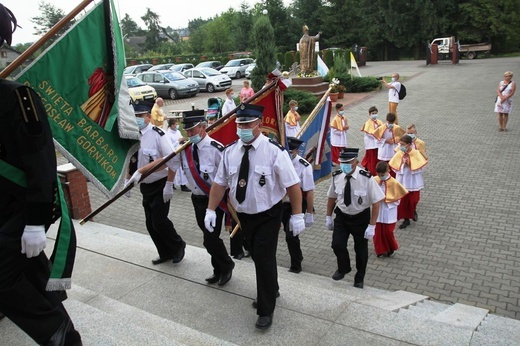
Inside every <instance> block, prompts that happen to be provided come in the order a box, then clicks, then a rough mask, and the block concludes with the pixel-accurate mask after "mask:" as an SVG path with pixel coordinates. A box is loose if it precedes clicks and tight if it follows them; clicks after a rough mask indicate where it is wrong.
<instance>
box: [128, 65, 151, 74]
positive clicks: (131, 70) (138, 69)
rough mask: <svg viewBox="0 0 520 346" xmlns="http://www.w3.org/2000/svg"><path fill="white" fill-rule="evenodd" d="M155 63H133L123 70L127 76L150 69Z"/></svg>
mask: <svg viewBox="0 0 520 346" xmlns="http://www.w3.org/2000/svg"><path fill="white" fill-rule="evenodd" d="M152 66H153V65H152V64H141V65H132V66H127V67H126V68H125V69H124V70H123V74H124V75H127V76H135V75H137V74H138V73H141V72H145V71H148V70H149V69H150V68H151V67H152Z"/></svg>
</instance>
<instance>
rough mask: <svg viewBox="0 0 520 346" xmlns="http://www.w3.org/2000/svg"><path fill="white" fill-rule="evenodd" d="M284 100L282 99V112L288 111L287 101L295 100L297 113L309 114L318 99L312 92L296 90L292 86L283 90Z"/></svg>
mask: <svg viewBox="0 0 520 346" xmlns="http://www.w3.org/2000/svg"><path fill="white" fill-rule="evenodd" d="M283 96H284V100H283V114H284V115H285V114H287V112H288V111H289V108H290V107H289V101H291V100H296V101H297V102H298V113H300V114H309V113H310V112H312V110H313V109H314V107H315V106H316V103H317V101H318V99H317V98H316V96H314V94H313V93H311V92H308V91H304V90H297V89H294V88H289V89H286V90H285V91H284V92H283Z"/></svg>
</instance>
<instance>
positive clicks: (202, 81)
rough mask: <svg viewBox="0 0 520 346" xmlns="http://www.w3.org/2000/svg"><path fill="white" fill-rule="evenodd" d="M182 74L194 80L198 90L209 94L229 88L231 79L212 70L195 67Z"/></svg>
mask: <svg viewBox="0 0 520 346" xmlns="http://www.w3.org/2000/svg"><path fill="white" fill-rule="evenodd" d="M183 74H184V75H185V76H186V77H188V78H192V79H194V80H196V81H197V83H199V89H200V90H206V91H207V92H209V93H212V92H214V91H215V90H223V89H227V88H229V87H231V78H229V77H228V76H227V75H225V74H222V73H220V72H219V71H217V70H214V69H212V68H196V67H195V68H192V69H189V70H187V71H184V72H183Z"/></svg>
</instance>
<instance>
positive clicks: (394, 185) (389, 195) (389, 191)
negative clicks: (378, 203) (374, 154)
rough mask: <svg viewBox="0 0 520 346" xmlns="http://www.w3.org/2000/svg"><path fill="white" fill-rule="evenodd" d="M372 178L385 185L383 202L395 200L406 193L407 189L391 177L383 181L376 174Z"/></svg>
mask: <svg viewBox="0 0 520 346" xmlns="http://www.w3.org/2000/svg"><path fill="white" fill-rule="evenodd" d="M374 179H375V180H376V182H377V183H378V184H379V185H381V184H385V186H386V192H385V203H392V202H396V201H398V200H400V199H401V198H403V197H404V196H405V195H406V194H407V193H408V190H407V189H406V188H405V187H404V186H403V185H401V184H400V183H399V182H398V181H397V180H395V179H394V178H393V177H390V178H388V179H387V180H384V181H383V180H381V179H380V178H379V176H377V175H376V176H375V177H374Z"/></svg>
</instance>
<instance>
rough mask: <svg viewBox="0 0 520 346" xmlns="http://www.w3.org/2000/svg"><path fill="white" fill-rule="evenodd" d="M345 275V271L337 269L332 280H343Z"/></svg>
mask: <svg viewBox="0 0 520 346" xmlns="http://www.w3.org/2000/svg"><path fill="white" fill-rule="evenodd" d="M344 277H345V274H343V273H340V272H339V271H337V270H336V271H335V272H334V275H332V280H335V281H338V280H341V279H343V278H344Z"/></svg>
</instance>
